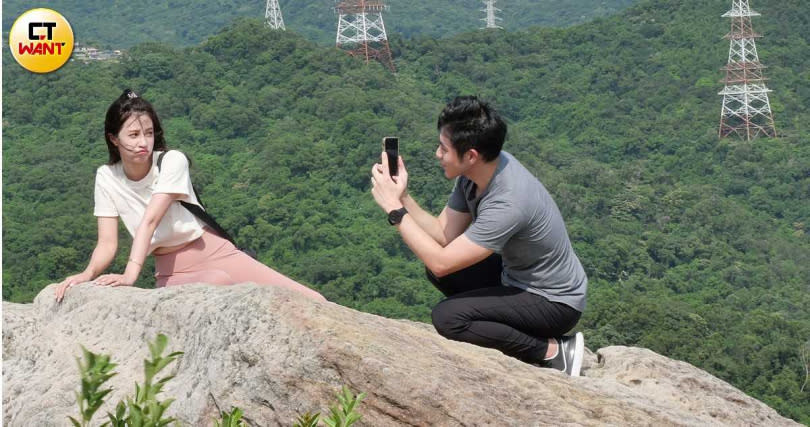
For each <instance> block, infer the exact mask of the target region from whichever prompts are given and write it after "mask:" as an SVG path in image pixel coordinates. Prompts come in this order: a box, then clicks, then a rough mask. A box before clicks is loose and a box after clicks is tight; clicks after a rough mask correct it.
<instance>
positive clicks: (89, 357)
mask: <svg viewBox="0 0 810 427" xmlns="http://www.w3.org/2000/svg"><path fill="white" fill-rule="evenodd" d="M82 353H83V354H84V363H82V361H81V360H79V359H78V358H77V359H76V362H77V363H78V364H79V372H81V377H82V386H81V391H78V392H76V402H77V403H78V405H79V414H80V415H81V421H79V420H77V419H75V418H73V417H68V418H69V419H70V422H71V423H73V425H74V426H76V427H86V426H89V425H90V420H91V419H92V418H93V414H95V413H96V411H97V410H98V408H100V407H101V405H102V404H103V403H104V397H105V396H107V395H108V394H109V393H110V392H111V391H112V389H111V388H106V389H102V388H101V387H102V385H103V384H104V383H105V382H107V380H109V379H110V378H112V377H113V376H115V375H117V373H116V372H112V370H113V369H114V368H115V367H116V364H115V363H111V362H110V356H107V355H104V354H96V353H93V352H92V351H90V350H88V349H86V348H84V347H82Z"/></svg>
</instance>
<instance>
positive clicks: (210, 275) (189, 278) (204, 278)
mask: <svg viewBox="0 0 810 427" xmlns="http://www.w3.org/2000/svg"><path fill="white" fill-rule="evenodd" d="M161 282H163V286H178V285H188V284H191V283H207V284H211V285H232V284H234V281H233V278H232V277H231V275H230V274H228V273H226V272H224V271H222V270H204V271H195V272H194V273H188V274H174V275H171V276H169V277H167V278H166V279H165V280H161V279H160V278H159V279H158V284H160V283H161Z"/></svg>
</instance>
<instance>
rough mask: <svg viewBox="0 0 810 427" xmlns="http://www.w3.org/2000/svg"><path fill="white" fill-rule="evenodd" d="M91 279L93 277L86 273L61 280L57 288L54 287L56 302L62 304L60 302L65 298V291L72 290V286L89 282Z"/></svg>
mask: <svg viewBox="0 0 810 427" xmlns="http://www.w3.org/2000/svg"><path fill="white" fill-rule="evenodd" d="M92 279H93V277H92V276H91V275H90V273H88V272H86V271H82V272H81V273H79V274H74V275H72V276H68V278H66V279H65V280H63V281H62V282H61V283H59V286H57V287H56V302H62V300H63V299H64V298H65V293H67V290H68V289H70V288H72V287H73V285H78V284H79V283H84V282H89V281H90V280H92Z"/></svg>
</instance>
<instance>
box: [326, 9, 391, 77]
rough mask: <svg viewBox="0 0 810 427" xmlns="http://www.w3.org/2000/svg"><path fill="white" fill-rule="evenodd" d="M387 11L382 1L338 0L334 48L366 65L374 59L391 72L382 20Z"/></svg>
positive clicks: (389, 55)
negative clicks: (358, 58) (342, 50)
mask: <svg viewBox="0 0 810 427" xmlns="http://www.w3.org/2000/svg"><path fill="white" fill-rule="evenodd" d="M387 8H388V6H386V5H385V4H384V3H383V0H338V4H337V7H336V9H337V12H338V16H339V17H338V28H337V40H336V44H337V47H338V48H340V49H344V50H346V51H347V52H348V53H349V54H350V55H352V56H359V57H361V58H363V59H365V61H366V63H368V62H369V61H371V60H372V59H375V60H377V61H380V62H381V63H382V64H383V65H384V66H386V67H388V69H390V70H391V71H395V69H394V62H393V59H392V57H391V48H390V47H389V46H388V36H387V35H386V34H385V24H384V23H383V17H382V12H383V11H384V10H386V9H387Z"/></svg>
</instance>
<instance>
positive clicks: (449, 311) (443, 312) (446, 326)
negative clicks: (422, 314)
mask: <svg viewBox="0 0 810 427" xmlns="http://www.w3.org/2000/svg"><path fill="white" fill-rule="evenodd" d="M430 316H431V320H432V322H433V327H434V328H436V332H438V333H439V335H441V336H443V337H445V338H447V339H451V340H458V339H459V338H458V337H459V335H461V333H462V332H464V331H465V330H467V328H468V326H469V322H468V321H467V320H465V319H464V318H463V317H462V316H460V313H459V311H458V309H457V304H456V303H455V301H453V300H452V299H446V300H444V301H442V302H440V303H439V304H438V305H436V307H433V311H432V312H431V313H430Z"/></svg>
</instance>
